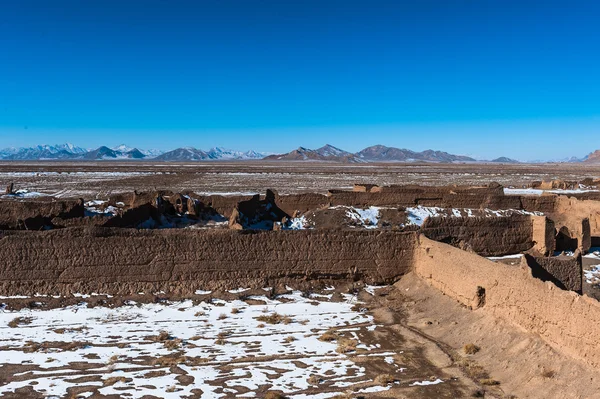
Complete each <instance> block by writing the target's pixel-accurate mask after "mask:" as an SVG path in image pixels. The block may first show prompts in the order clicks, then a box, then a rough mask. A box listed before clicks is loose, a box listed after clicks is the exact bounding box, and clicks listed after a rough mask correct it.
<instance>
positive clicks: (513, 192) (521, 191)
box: [504, 188, 599, 195]
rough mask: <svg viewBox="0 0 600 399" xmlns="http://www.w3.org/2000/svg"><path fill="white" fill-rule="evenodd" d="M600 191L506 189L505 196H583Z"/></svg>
mask: <svg viewBox="0 0 600 399" xmlns="http://www.w3.org/2000/svg"><path fill="white" fill-rule="evenodd" d="M598 191H599V190H594V189H584V188H581V189H575V190H540V189H537V188H504V194H505V195H542V194H544V193H552V194H581V193H590V192H598Z"/></svg>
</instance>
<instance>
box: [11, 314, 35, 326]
mask: <svg viewBox="0 0 600 399" xmlns="http://www.w3.org/2000/svg"><path fill="white" fill-rule="evenodd" d="M32 321H33V317H15V318H14V319H12V320H11V321H10V322H9V323H8V326H9V327H10V328H16V327H19V326H22V325H25V324H31V322H32Z"/></svg>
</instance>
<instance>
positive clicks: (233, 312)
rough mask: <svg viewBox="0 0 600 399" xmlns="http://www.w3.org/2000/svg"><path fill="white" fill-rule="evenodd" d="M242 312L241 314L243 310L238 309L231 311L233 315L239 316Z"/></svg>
mask: <svg viewBox="0 0 600 399" xmlns="http://www.w3.org/2000/svg"><path fill="white" fill-rule="evenodd" d="M240 312H241V310H239V309H238V308H233V309H231V314H238V313H240Z"/></svg>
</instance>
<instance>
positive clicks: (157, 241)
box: [0, 227, 417, 295]
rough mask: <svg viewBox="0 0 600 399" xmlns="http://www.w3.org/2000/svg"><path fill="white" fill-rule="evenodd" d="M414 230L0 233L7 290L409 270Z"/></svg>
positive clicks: (383, 274) (175, 287) (113, 289)
mask: <svg viewBox="0 0 600 399" xmlns="http://www.w3.org/2000/svg"><path fill="white" fill-rule="evenodd" d="M416 237H417V233H415V232H408V233H407V232H404V233H403V232H392V231H390V232H376V231H351V232H349V231H323V232H322V231H314V230H313V231H310V230H303V231H285V232H281V231H277V232H273V231H263V232H256V231H254V232H248V231H232V230H185V229H173V230H139V231H138V230H134V229H118V228H101V227H96V228H65V229H59V230H51V231H46V232H27V231H5V232H3V233H2V235H1V236H0V253H1V254H2V257H1V258H0V295H18V294H31V293H40V294H69V293H72V292H103V293H112V294H131V293H136V292H139V291H146V292H152V291H159V290H164V291H167V292H174V293H181V294H186V293H193V292H194V291H195V290H196V289H199V288H202V289H209V290H218V289H234V288H239V287H251V288H257V287H267V286H273V285H276V284H279V283H292V284H291V285H292V286H296V287H297V286H298V283H301V282H306V283H310V282H311V281H316V280H317V279H318V280H319V281H318V282H316V283H317V284H327V283H331V282H333V281H334V280H347V281H352V280H359V279H360V280H363V281H365V282H367V283H369V284H389V283H392V282H394V281H396V280H397V279H398V278H399V277H400V276H402V275H403V274H405V273H407V272H408V271H410V269H411V268H412V264H413V252H414V248H415V247H416V242H417V238H416Z"/></svg>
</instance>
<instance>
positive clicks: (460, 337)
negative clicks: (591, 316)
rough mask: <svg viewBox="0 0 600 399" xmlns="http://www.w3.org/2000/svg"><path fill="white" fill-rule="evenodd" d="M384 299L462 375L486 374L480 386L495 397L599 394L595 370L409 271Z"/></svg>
mask: <svg viewBox="0 0 600 399" xmlns="http://www.w3.org/2000/svg"><path fill="white" fill-rule="evenodd" d="M388 301H389V306H398V307H399V308H400V309H401V310H402V314H403V315H404V316H405V323H406V324H407V325H408V326H410V327H412V328H414V329H415V330H418V331H419V332H420V333H422V334H423V335H424V336H426V337H428V339H430V340H431V341H432V342H437V343H438V344H439V345H440V346H441V348H444V349H445V351H446V352H447V353H449V354H450V357H455V360H456V362H457V364H459V365H461V367H462V369H463V370H464V371H465V372H466V373H467V374H468V375H471V376H476V375H477V374H478V373H479V372H480V371H481V370H480V369H479V368H481V369H483V370H484V371H485V372H486V373H487V374H489V377H488V378H490V379H492V380H494V381H497V382H498V385H495V386H492V387H489V386H488V387H487V388H486V387H483V388H484V389H490V388H491V390H492V392H493V393H494V394H495V395H500V396H498V397H503V398H532V399H533V398H540V399H542V398H553V399H562V398H565V399H566V398H569V399H570V398H598V397H600V373H598V370H593V369H591V368H588V367H586V366H584V365H583V364H581V363H579V362H577V361H575V360H573V359H571V358H569V357H567V356H565V355H562V354H560V353H559V352H557V351H556V350H555V349H554V348H551V347H550V346H549V345H548V344H546V343H545V342H544V341H543V340H542V339H540V338H539V337H538V336H536V335H534V334H530V333H527V332H525V331H523V330H522V329H519V328H517V327H515V326H514V325H512V324H511V323H510V320H501V319H498V318H496V317H493V316H491V315H490V314H487V313H486V311H485V309H484V308H481V309H478V310H476V311H472V310H468V309H466V308H464V307H463V306H461V305H460V304H459V303H458V302H456V301H454V300H452V299H451V298H449V297H447V296H445V295H443V294H441V293H440V292H439V291H438V290H436V289H434V288H432V287H430V286H428V285H427V284H426V283H424V282H423V281H422V280H421V279H419V278H418V277H416V276H414V275H412V274H409V275H406V276H405V277H403V278H402V279H401V280H400V281H399V282H398V283H396V284H395V286H394V291H393V294H390V295H389V298H388ZM468 344H473V345H475V346H477V347H478V348H479V350H478V351H477V353H474V354H472V355H468V354H466V353H465V346H466V345H468ZM473 371H474V372H473ZM485 397H488V395H486V396H485Z"/></svg>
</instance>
